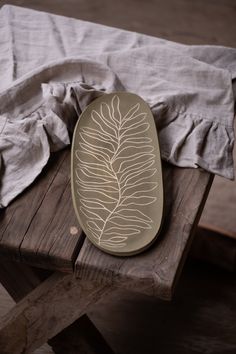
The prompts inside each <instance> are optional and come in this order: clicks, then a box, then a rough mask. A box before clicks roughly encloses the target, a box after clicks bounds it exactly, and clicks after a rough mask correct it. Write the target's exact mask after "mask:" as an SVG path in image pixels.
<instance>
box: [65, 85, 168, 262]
mask: <svg viewBox="0 0 236 354" xmlns="http://www.w3.org/2000/svg"><path fill="white" fill-rule="evenodd" d="M71 156H72V159H71V162H72V163H71V178H72V181H71V185H72V198H73V205H74V209H75V212H76V215H77V218H78V221H79V223H80V225H81V227H82V229H83V231H84V232H85V234H86V236H87V237H88V238H89V240H90V241H91V242H92V243H93V244H94V245H95V246H96V247H98V248H100V249H101V250H103V251H105V252H108V253H110V254H113V255H117V256H130V255H133V254H137V253H139V252H141V251H143V250H144V249H146V248H147V247H148V246H150V245H151V244H152V243H153V241H154V240H155V239H156V237H157V235H158V233H159V231H160V227H161V222H162V215H163V183H162V169H161V159H160V149H159V143H158V136H157V131H156V126H155V122H154V119H153V115H152V113H151V110H150V108H149V106H148V105H147V103H146V102H144V101H143V99H142V98H141V97H139V96H137V95H135V94H132V93H126V92H116V93H111V94H104V95H102V96H101V97H99V98H97V99H96V100H94V101H93V102H92V103H90V105H89V106H88V107H87V108H86V109H85V111H84V112H83V113H82V115H81V116H80V119H79V121H78V122H77V125H76V127H75V131H74V136H73V142H72V152H71Z"/></svg>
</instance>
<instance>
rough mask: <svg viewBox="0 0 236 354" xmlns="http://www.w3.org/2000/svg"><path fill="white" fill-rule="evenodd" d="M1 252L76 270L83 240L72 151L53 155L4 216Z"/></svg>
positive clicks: (50, 267)
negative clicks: (77, 214)
mask: <svg viewBox="0 0 236 354" xmlns="http://www.w3.org/2000/svg"><path fill="white" fill-rule="evenodd" d="M1 228H2V239H1V241H0V251H1V253H2V254H6V255H7V257H8V258H11V259H18V260H22V261H24V262H26V263H29V264H32V265H34V266H39V267H42V268H47V269H53V270H61V271H69V272H72V271H73V264H74V261H75V257H76V256H77V254H78V252H79V249H80V247H81V242H82V241H83V236H82V230H81V229H80V227H79V225H78V222H77V220H76V217H75V214H74V211H73V207H72V201H71V191H70V150H69V149H68V150H65V151H63V152H60V154H56V156H53V157H52V162H51V165H50V164H49V166H47V167H46V169H45V171H44V173H43V174H42V176H40V178H39V179H38V180H37V181H36V182H35V183H34V184H33V185H32V186H31V187H30V188H28V189H27V191H26V192H25V193H23V194H22V195H21V196H20V197H19V198H18V199H16V201H14V202H13V203H12V205H10V206H9V207H8V208H7V209H6V210H5V211H4V213H3V215H2V222H1Z"/></svg>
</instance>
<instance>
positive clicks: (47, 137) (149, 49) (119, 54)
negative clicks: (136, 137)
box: [0, 5, 236, 208]
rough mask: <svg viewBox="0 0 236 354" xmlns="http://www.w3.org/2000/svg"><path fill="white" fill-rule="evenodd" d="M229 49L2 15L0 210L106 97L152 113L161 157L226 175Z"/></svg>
mask: <svg viewBox="0 0 236 354" xmlns="http://www.w3.org/2000/svg"><path fill="white" fill-rule="evenodd" d="M235 79H236V49H233V48H225V47H220V46H186V45H183V44H178V43H174V42H170V41H167V40H164V39H159V38H155V37H151V36H147V35H143V34H138V33H134V32H129V31H124V30H120V29H115V28H111V27H106V26H103V25H98V24H93V23H89V22H85V21H81V20H76V19H72V18H66V17H62V16H57V15H53V14H48V13H44V12H38V11H34V10H29V9H24V8H20V7H16V6H10V5H5V6H3V7H2V8H1V10H0V207H1V208H3V207H6V206H7V205H8V204H9V203H10V201H11V200H12V199H14V198H15V197H16V196H17V195H18V194H19V193H21V192H22V191H23V190H24V189H25V188H26V187H27V186H28V185H29V184H30V183H32V181H33V180H34V179H35V178H36V177H37V176H38V174H39V173H40V172H41V170H42V169H43V167H44V166H45V165H46V163H47V161H48V159H49V156H50V153H51V152H53V151H57V150H60V149H62V148H64V147H65V146H67V145H69V144H70V141H71V136H72V133H73V129H74V125H75V123H76V121H77V119H78V118H79V116H80V113H81V112H82V110H83V109H84V108H85V107H86V106H87V105H88V104H89V103H90V102H91V101H92V100H93V99H94V98H96V97H98V96H100V95H102V94H104V93H106V92H107V93H110V92H114V91H130V92H133V93H136V94H138V95H140V96H141V97H142V98H143V99H144V100H145V101H146V102H147V103H148V104H149V106H150V108H151V110H152V112H153V115H154V118H155V122H156V127H157V131H158V135H159V141H160V148H161V155H162V158H163V159H164V160H166V161H169V162H170V163H172V164H174V165H177V166H180V167H194V168H197V167H200V168H203V169H205V170H207V171H209V172H211V173H214V174H218V175H221V176H224V177H226V178H229V179H233V178H234V167H233V158H232V150H233V143H234V132H233V118H234V101H235V97H234V90H235Z"/></svg>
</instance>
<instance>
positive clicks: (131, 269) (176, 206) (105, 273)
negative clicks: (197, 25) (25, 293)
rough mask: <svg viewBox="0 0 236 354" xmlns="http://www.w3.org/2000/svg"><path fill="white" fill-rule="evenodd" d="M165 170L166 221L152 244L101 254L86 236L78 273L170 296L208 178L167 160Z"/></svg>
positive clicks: (208, 185)
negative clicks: (137, 250) (138, 250)
mask: <svg viewBox="0 0 236 354" xmlns="http://www.w3.org/2000/svg"><path fill="white" fill-rule="evenodd" d="M163 174H164V176H163V179H164V193H165V200H166V201H165V208H164V210H165V221H164V225H163V229H162V231H161V235H160V236H159V239H158V240H157V241H156V242H155V244H154V245H153V246H152V247H151V248H150V249H149V250H147V251H145V252H144V253H142V254H140V255H138V256H133V257H129V258H122V257H114V256H110V255H108V254H105V253H103V252H101V251H100V250H98V249H97V248H95V247H94V246H93V245H92V244H91V243H90V242H89V241H88V240H85V242H84V244H83V247H82V249H81V251H80V253H79V256H78V258H77V261H76V273H77V276H78V277H80V278H81V279H89V280H94V281H98V282H99V283H103V284H110V285H116V286H121V287H123V288H126V289H130V290H135V291H138V292H144V293H146V294H149V295H153V296H157V297H159V298H161V299H164V300H170V299H171V297H172V295H173V290H174V287H175V283H176V280H177V278H178V276H179V273H180V270H181V268H182V265H183V262H184V260H185V257H186V254H187V251H188V249H189V246H190V244H191V240H192V236H193V231H194V228H195V226H196V224H197V222H198V219H199V217H200V214H201V211H202V207H203V205H204V203H205V199H206V197H207V194H208V191H209V188H210V185H211V182H212V177H211V176H210V175H209V174H208V173H206V172H202V171H200V170H193V169H180V168H173V167H172V166H170V165H169V164H167V163H164V165H163Z"/></svg>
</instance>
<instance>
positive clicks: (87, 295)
mask: <svg viewBox="0 0 236 354" xmlns="http://www.w3.org/2000/svg"><path fill="white" fill-rule="evenodd" d="M113 291H115V288H113V287H110V286H106V285H103V284H99V283H97V282H93V283H90V282H82V281H80V280H78V279H76V277H75V276H74V275H71V274H70V275H62V274H60V273H55V274H53V275H52V276H51V277H49V278H48V279H47V280H45V281H44V282H43V283H42V284H41V285H39V286H38V287H37V288H36V289H35V290H33V291H32V292H31V293H30V294H29V295H27V296H26V297H24V299H23V300H21V301H20V302H19V303H18V304H17V305H16V306H15V307H14V308H13V309H12V310H10V311H9V312H8V313H7V314H6V315H5V316H4V317H3V318H2V319H1V323H0V348H1V354H21V353H24V354H29V353H31V352H32V351H33V350H34V349H36V348H38V347H39V346H40V345H42V344H44V343H45V342H46V341H47V340H48V339H49V338H52V337H53V336H55V335H56V334H57V333H59V332H60V331H61V330H62V329H64V328H65V327H67V326H68V325H70V324H71V323H73V322H74V321H75V320H76V319H77V318H78V317H80V316H81V315H83V314H84V313H85V311H86V310H87V309H88V307H89V306H90V305H91V304H95V303H96V302H97V301H98V300H99V299H101V298H103V297H105V296H106V295H108V294H110V293H112V292H113ZM65 309H66V311H65ZM62 310H64V311H63V316H62V312H61V311H62Z"/></svg>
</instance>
